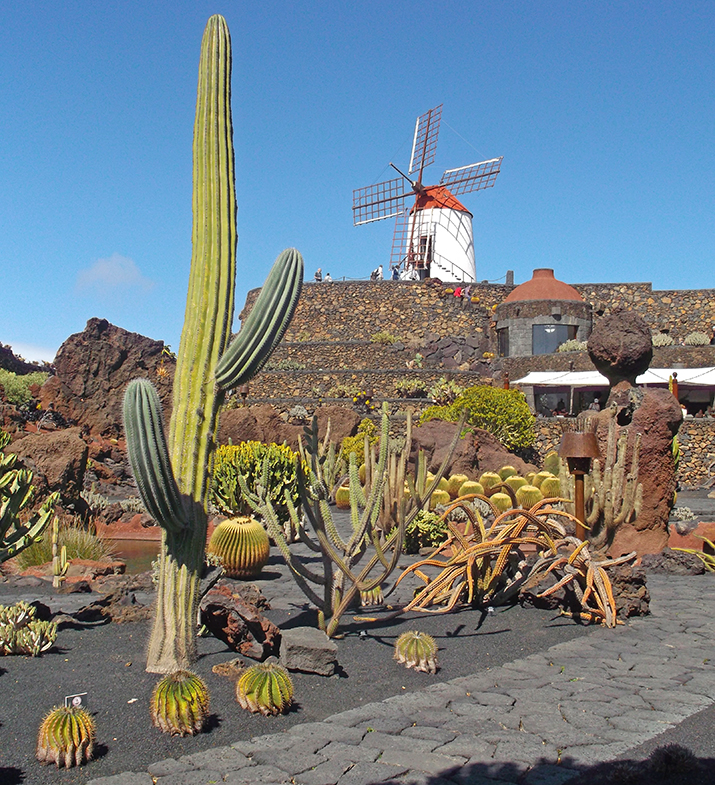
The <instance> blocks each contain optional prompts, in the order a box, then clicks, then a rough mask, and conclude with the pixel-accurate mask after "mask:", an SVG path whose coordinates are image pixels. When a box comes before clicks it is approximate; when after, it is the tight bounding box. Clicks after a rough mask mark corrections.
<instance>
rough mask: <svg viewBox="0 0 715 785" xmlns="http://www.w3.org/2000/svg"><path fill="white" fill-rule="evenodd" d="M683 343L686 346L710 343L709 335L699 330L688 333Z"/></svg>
mask: <svg viewBox="0 0 715 785" xmlns="http://www.w3.org/2000/svg"><path fill="white" fill-rule="evenodd" d="M683 343H684V344H685V345H686V346H707V345H708V344H709V343H710V336H709V335H708V334H707V333H701V332H693V333H688V334H687V335H686V336H685V339H684V340H683Z"/></svg>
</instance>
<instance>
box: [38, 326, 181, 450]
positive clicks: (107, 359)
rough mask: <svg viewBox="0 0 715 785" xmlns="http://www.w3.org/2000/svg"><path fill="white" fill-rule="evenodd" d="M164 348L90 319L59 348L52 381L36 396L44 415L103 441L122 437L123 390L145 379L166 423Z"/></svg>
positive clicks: (169, 376)
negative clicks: (50, 412) (50, 413)
mask: <svg viewBox="0 0 715 785" xmlns="http://www.w3.org/2000/svg"><path fill="white" fill-rule="evenodd" d="M163 349H164V343H163V342H162V341H154V340H152V339H151V338H146V337H144V336H143V335H139V334H138V333H131V332H129V331H128V330H123V329H122V328H121V327H115V326H114V325H113V324H110V323H109V322H108V321H107V320H106V319H97V318H93V319H90V320H89V321H88V322H87V326H86V327H85V329H84V330H83V332H81V333H75V334H74V335H70V337H69V338H68V339H67V340H66V341H65V342H64V343H63V344H62V346H60V348H59V350H58V352H57V356H56V357H55V363H54V365H55V370H56V376H52V377H50V378H49V379H48V380H47V381H46V382H45V384H44V385H43V386H42V388H41V390H40V402H41V404H42V408H43V409H47V408H48V407H49V405H50V404H51V403H52V404H54V407H55V409H56V410H57V411H58V412H60V413H61V414H62V416H63V417H65V418H66V419H68V420H72V421H74V422H76V423H77V424H78V425H80V426H82V427H83V428H84V429H85V430H86V431H88V432H90V433H92V434H98V435H102V436H105V437H115V438H116V437H119V436H120V435H121V434H122V401H123V398H124V390H125V388H126V386H127V384H128V383H129V382H130V381H131V380H132V379H134V378H137V377H140V376H142V377H146V378H148V379H151V381H152V382H153V383H154V385H155V386H156V388H157V390H158V392H159V396H160V397H161V399H162V402H163V405H164V417H165V421H166V422H168V421H169V415H170V406H171V387H172V383H173V377H174V367H175V363H174V361H173V360H172V359H171V358H169V357H166V356H165V355H163V354H162V352H163Z"/></svg>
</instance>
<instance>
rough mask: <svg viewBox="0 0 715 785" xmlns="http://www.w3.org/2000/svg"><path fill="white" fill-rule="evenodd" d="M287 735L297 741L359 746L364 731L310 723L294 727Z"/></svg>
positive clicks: (333, 723)
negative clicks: (335, 742) (332, 742)
mask: <svg viewBox="0 0 715 785" xmlns="http://www.w3.org/2000/svg"><path fill="white" fill-rule="evenodd" d="M288 733H289V734H290V735H292V736H294V737H297V738H299V739H303V740H311V741H313V742H319V741H322V740H324V741H325V743H326V744H328V743H329V742H331V741H342V742H345V743H346V744H359V743H360V740H361V739H362V737H363V736H364V735H365V733H364V731H362V730H360V729H359V728H351V727H348V726H347V725H338V723H336V722H310V723H306V724H305V725H295V726H294V727H292V728H291V729H290V730H289V731H288ZM323 746H324V745H323Z"/></svg>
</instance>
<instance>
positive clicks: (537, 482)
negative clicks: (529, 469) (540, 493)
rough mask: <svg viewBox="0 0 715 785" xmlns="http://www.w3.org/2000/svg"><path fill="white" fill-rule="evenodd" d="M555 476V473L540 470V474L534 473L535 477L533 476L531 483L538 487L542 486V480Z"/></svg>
mask: <svg viewBox="0 0 715 785" xmlns="http://www.w3.org/2000/svg"><path fill="white" fill-rule="evenodd" d="M553 476H554V475H553V474H551V472H539V473H538V474H535V475H534V477H533V479H532V481H531V484H532V485H534V486H536V487H537V488H540V487H541V483H542V482H543V481H544V480H545V479H546V478H547V477H553Z"/></svg>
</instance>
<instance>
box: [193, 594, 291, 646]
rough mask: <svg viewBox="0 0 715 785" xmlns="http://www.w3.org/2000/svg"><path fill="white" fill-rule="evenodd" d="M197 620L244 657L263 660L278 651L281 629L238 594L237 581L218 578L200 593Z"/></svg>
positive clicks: (254, 605)
mask: <svg viewBox="0 0 715 785" xmlns="http://www.w3.org/2000/svg"><path fill="white" fill-rule="evenodd" d="M254 589H255V587H254ZM201 623H202V624H204V625H206V627H207V628H208V630H209V631H210V632H211V634H212V635H213V636H214V637H216V638H218V639H219V640H222V641H223V642H224V643H225V644H226V645H227V646H228V647H229V648H231V649H233V651H236V652H238V653H239V654H242V655H243V656H244V657H250V658H251V659H254V660H261V661H263V660H265V659H266V658H267V657H270V656H271V655H278V652H279V650H280V643H281V631H280V630H279V629H278V627H276V625H275V624H273V622H271V621H269V620H268V619H266V618H265V617H264V616H262V615H261V613H260V612H259V610H258V608H257V606H256V604H253V603H251V602H249V601H247V600H246V599H244V597H242V596H241V588H240V585H239V584H237V583H234V582H230V581H226V580H221V581H219V582H218V583H217V584H216V585H215V586H214V587H213V589H211V590H210V591H208V592H207V593H206V594H205V595H204V597H203V598H202V600H201Z"/></svg>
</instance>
